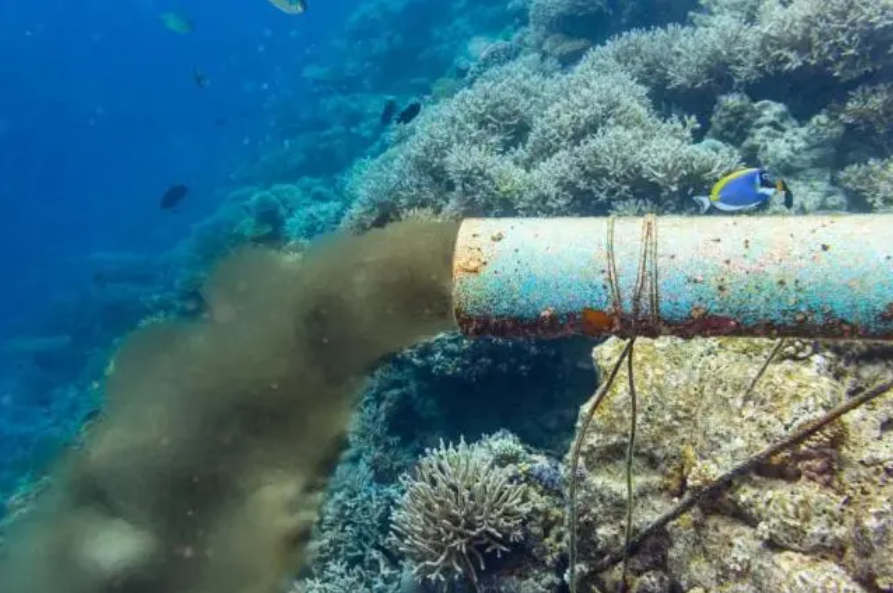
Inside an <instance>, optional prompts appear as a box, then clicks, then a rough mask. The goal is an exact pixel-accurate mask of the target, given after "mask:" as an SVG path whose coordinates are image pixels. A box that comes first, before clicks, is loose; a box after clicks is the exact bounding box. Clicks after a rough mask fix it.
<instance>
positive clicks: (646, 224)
mask: <svg viewBox="0 0 893 593" xmlns="http://www.w3.org/2000/svg"><path fill="white" fill-rule="evenodd" d="M615 220H616V219H615V218H614V217H613V216H612V217H610V218H608V221H607V232H606V237H605V250H606V257H607V262H608V282H609V285H610V290H611V295H612V300H613V310H614V315H615V319H616V321H615V322H616V323H619V324H622V323H623V299H622V294H621V288H620V279H619V276H618V274H617V263H616V257H615V249H614V222H615ZM649 260H650V263H651V266H650V267H649V265H648V264H649ZM646 279H647V281H648V285H649V286H648V288H649V314H650V321H651V326H652V327H657V324H658V323H659V320H660V310H659V307H660V294H659V283H658V267H657V219H656V217H655V216H654V215H653V214H649V215H647V216H646V217H645V218H644V220H643V221H642V232H641V240H640V248H639V265H638V269H637V272H636V284H635V288H634V290H633V294H632V298H631V307H632V313H631V327H630V338H629V341H628V342H627V344H626V347H625V348H624V349H623V352H622V353H621V355H620V358H619V359H618V360H617V362H616V364H615V366H614V368H613V369H612V371H611V374H610V376H609V377H608V380H607V381H606V382H605V383H604V384H603V385H602V388H601V389H599V391H598V393H597V395H596V398H595V402H594V403H593V405H592V406H591V407H590V409H589V412H588V413H587V415H586V418H585V419H584V421H583V424H582V426H581V427H580V431H579V432H578V434H577V438H576V440H575V442H574V448H573V452H572V455H571V473H570V488H569V503H568V504H569V508H568V515H569V522H570V525H569V529H568V531H569V545H568V547H569V557H570V561H569V567H568V568H569V579H568V580H569V586H570V591H571V593H576V590H577V588H576V586H577V579H576V556H577V506H576V494H577V488H576V481H577V469H578V467H579V463H580V450H581V447H582V443H583V438H584V437H585V435H586V432H587V430H588V428H589V425H590V424H591V423H592V420H593V418H594V417H595V413H596V411H597V410H598V408H599V407H600V405H601V403H602V401H603V400H604V397H605V395H607V393H608V390H609V389H610V387H611V385H612V384H613V383H614V379H615V378H616V376H617V372H618V371H619V370H620V366H621V364H622V363H623V361H624V359H625V360H626V362H627V379H628V381H629V394H630V430H629V440H628V446H627V451H626V500H627V508H626V526H625V530H624V548H623V574H622V577H621V581H620V582H621V591H625V590H626V579H627V574H628V571H629V564H628V562H627V560H628V551H629V548H630V542H631V541H632V513H633V478H632V461H633V454H634V452H635V442H636V417H637V414H638V404H637V399H638V398H637V394H636V387H635V375H634V369H633V345H634V344H635V341H636V337H637V335H638V331H637V330H638V321H639V319H640V317H641V312H642V298H643V296H644V293H645V284H646Z"/></svg>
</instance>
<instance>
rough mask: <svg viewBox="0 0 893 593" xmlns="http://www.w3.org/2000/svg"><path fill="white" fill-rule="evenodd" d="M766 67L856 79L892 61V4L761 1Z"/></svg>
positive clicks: (874, 0) (882, 0) (892, 0)
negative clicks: (816, 70) (807, 69)
mask: <svg viewBox="0 0 893 593" xmlns="http://www.w3.org/2000/svg"><path fill="white" fill-rule="evenodd" d="M759 22H760V36H761V38H762V39H761V40H762V43H761V47H762V50H763V53H764V55H765V61H764V64H765V65H766V66H767V67H770V68H778V69H781V70H794V69H798V68H802V67H804V66H810V67H816V68H821V69H823V70H827V71H828V72H830V73H832V74H834V75H835V76H837V77H838V78H842V79H849V78H855V77H857V76H859V75H861V74H864V73H866V72H871V71H875V70H877V69H878V68H880V67H882V66H883V65H884V64H889V63H890V62H891V57H893V56H891V51H890V50H891V45H893V0H823V1H822V2H815V1H814V0H789V1H785V2H782V1H781V0H763V3H762V6H761V8H760V14H759Z"/></svg>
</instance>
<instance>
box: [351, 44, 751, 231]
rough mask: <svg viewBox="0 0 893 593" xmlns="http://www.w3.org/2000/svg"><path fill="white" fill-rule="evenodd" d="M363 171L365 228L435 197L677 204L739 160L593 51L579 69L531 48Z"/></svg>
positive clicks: (435, 204) (483, 205)
mask: <svg viewBox="0 0 893 593" xmlns="http://www.w3.org/2000/svg"><path fill="white" fill-rule="evenodd" d="M417 122H418V123H417V124H416V127H415V129H414V132H413V133H412V134H411V135H410V136H409V137H408V138H406V139H405V140H404V141H403V142H401V143H398V144H396V145H395V146H393V147H392V148H391V149H390V150H389V151H387V152H386V153H385V154H384V155H382V156H381V157H379V158H378V159H375V160H374V161H366V162H365V163H363V165H362V166H360V167H358V168H357V169H356V170H355V171H354V175H353V176H352V178H351V180H350V182H349V185H348V188H349V193H351V194H352V195H353V197H354V202H353V204H352V206H351V208H350V210H349V212H348V214H347V216H346V218H345V220H344V224H345V225H346V226H348V227H350V228H365V227H368V226H370V225H372V224H374V223H375V222H376V221H379V220H382V219H384V220H389V219H396V218H401V213H402V212H405V211H407V210H409V209H412V208H418V207H429V208H432V209H433V210H434V211H436V212H446V213H449V214H450V215H451V216H465V215H474V214H478V215H481V214H484V213H486V214H489V215H494V214H522V215H559V214H570V213H577V214H580V213H597V212H605V211H607V210H609V209H610V208H611V205H612V202H613V201H615V200H616V201H620V200H630V199H640V200H647V201H654V202H656V203H658V204H659V208H660V209H661V210H668V209H670V208H672V207H673V206H675V207H678V206H679V205H680V204H682V203H683V202H684V198H686V197H687V194H688V193H689V192H692V191H695V190H698V191H703V187H704V186H709V185H710V184H711V183H712V182H713V181H715V179H716V178H717V176H719V175H721V174H722V173H724V172H726V171H728V170H730V169H732V168H734V167H735V166H736V165H737V164H738V161H739V159H738V155H737V153H736V152H735V151H734V150H733V149H731V148H729V147H727V146H724V145H723V144H722V143H720V142H713V143H711V144H709V145H707V144H705V145H697V144H694V143H693V133H694V131H695V129H696V127H697V126H696V124H695V122H694V121H693V120H692V119H690V118H663V117H661V116H659V115H658V114H657V112H656V111H655V109H654V107H653V106H652V104H651V102H650V100H649V99H648V96H647V90H646V88H645V87H644V86H642V85H640V84H638V83H637V82H636V81H635V80H633V79H632V78H631V77H630V76H629V75H628V74H627V73H626V72H624V70H623V69H622V68H621V67H620V66H619V65H618V64H617V63H616V62H612V61H610V60H608V61H606V60H604V59H603V56H600V55H598V54H593V55H592V56H591V57H589V58H587V59H585V60H584V61H583V62H582V63H581V64H580V65H578V66H577V67H576V68H575V69H574V70H573V71H571V72H569V73H567V74H558V73H557V72H556V70H555V66H554V64H552V63H551V62H544V61H542V60H540V59H538V58H536V57H535V56H528V57H526V58H524V59H521V60H517V61H515V62H512V63H511V64H509V65H507V66H505V67H502V68H499V69H496V70H493V71H491V72H488V73H487V75H486V76H485V77H483V78H482V79H481V80H479V81H478V82H477V83H476V84H474V85H473V86H472V87H470V88H468V89H465V90H463V91H462V92H460V93H458V94H457V95H456V96H455V97H453V98H452V99H450V100H448V101H445V102H444V103H442V104H440V105H438V106H436V107H434V108H432V109H430V110H428V112H427V113H423V114H422V115H421V116H420V117H419V118H418V120H417Z"/></svg>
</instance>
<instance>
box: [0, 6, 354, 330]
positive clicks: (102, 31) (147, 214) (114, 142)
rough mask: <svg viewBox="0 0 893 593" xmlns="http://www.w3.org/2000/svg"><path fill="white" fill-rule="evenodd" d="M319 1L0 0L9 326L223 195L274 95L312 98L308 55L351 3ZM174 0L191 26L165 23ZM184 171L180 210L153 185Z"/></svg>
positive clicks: (2, 253) (149, 246)
mask: <svg viewBox="0 0 893 593" xmlns="http://www.w3.org/2000/svg"><path fill="white" fill-rule="evenodd" d="M320 4H321V6H319V7H314V11H313V19H312V21H311V20H310V19H307V18H303V17H300V16H298V17H290V16H288V15H283V14H282V13H280V12H279V11H277V10H275V9H274V8H273V7H272V6H270V5H268V4H267V3H266V2H263V1H256V2H244V3H239V6H238V7H236V6H231V5H230V3H220V2H207V1H201V0H196V1H191V2H190V1H181V2H151V1H125V2H105V1H102V0H88V1H86V2H78V3H76V4H75V5H73V4H72V3H70V2H61V1H59V0H55V1H52V2H48V3H41V4H39V5H38V4H35V3H31V2H24V1H21V2H18V1H13V2H4V3H3V6H2V7H0V55H2V56H4V59H3V60H2V61H0V81H2V84H0V121H2V122H3V123H2V124H0V126H2V127H0V129H2V135H0V202H2V209H3V216H2V218H0V269H2V270H3V272H4V277H5V281H4V286H5V287H7V288H5V289H4V290H3V292H2V296H0V298H2V299H3V301H2V304H0V311H2V317H0V324H2V326H6V327H8V326H10V325H11V324H15V323H16V322H17V321H23V320H24V319H25V318H28V317H30V316H32V315H34V314H39V313H40V312H41V311H42V310H43V309H44V308H45V306H46V296H47V294H48V293H52V292H54V291H59V290H65V289H67V288H70V287H71V286H72V284H73V283H79V282H80V283H83V280H84V274H83V272H82V270H81V269H80V268H79V267H78V265H77V262H78V260H79V259H80V258H83V257H84V256H85V255H87V254H89V253H90V252H91V251H100V250H101V251H105V250H127V251H131V250H133V251H149V252H151V251H154V250H160V249H164V248H169V247H170V246H172V245H173V244H174V243H175V242H176V241H177V240H179V239H181V238H182V237H183V235H184V233H185V232H186V230H187V229H188V227H189V225H190V224H192V223H194V222H195V221H197V220H199V219H200V218H201V217H203V216H206V215H207V214H208V213H209V212H211V211H212V210H213V209H214V207H215V204H217V203H218V202H219V199H220V197H219V195H217V193H216V192H218V190H219V189H220V188H221V186H223V185H224V184H225V183H226V181H227V175H228V174H229V172H230V171H231V170H232V169H233V168H234V167H235V166H236V165H237V164H238V163H239V162H240V161H241V160H243V159H247V158H250V156H251V155H252V154H253V153H255V152H256V151H257V150H258V149H259V145H260V142H261V141H262V139H263V136H264V134H265V133H266V132H267V127H268V125H269V122H270V120H271V114H270V109H271V108H272V106H273V105H274V104H275V102H276V101H277V100H282V98H283V96H285V95H286V94H287V95H288V96H290V97H291V98H292V100H294V101H303V100H306V89H304V88H302V86H301V84H300V72H301V68H302V66H303V62H304V61H305V60H306V57H307V56H308V55H309V54H310V53H311V52H313V51H314V49H315V48H317V47H318V44H319V42H320V41H321V40H324V39H325V37H326V35H327V34H329V32H330V31H331V30H333V29H335V28H337V27H338V26H339V25H340V24H341V22H342V21H343V20H344V16H343V15H344V14H346V10H347V9H348V8H350V5H349V2H347V1H341V2H329V3H320ZM168 10H171V11H176V12H178V13H180V14H183V15H184V16H186V17H187V18H189V19H190V20H191V21H193V22H194V25H195V29H194V31H193V32H192V33H191V34H188V35H179V34H177V33H174V32H172V31H169V30H168V29H166V28H165V27H163V26H162V23H161V21H160V19H159V15H160V13H162V12H164V11H168ZM308 16H309V15H308ZM195 69H199V70H200V71H201V72H202V73H204V74H205V75H206V76H207V77H208V79H209V86H208V87H207V88H205V89H201V88H199V87H198V86H197V85H196V84H195V82H194V80H193V72H194V70H195ZM224 120H225V123H224ZM176 182H183V183H185V184H187V185H188V186H189V187H190V188H191V192H192V193H191V195H190V196H189V199H188V200H187V201H186V202H185V203H184V204H183V208H182V210H180V211H178V212H177V213H176V214H174V215H171V213H168V212H162V211H160V210H159V209H158V207H157V199H158V198H159V196H160V195H161V193H162V192H163V191H164V190H165V189H166V188H167V187H168V185H170V184H172V183H176Z"/></svg>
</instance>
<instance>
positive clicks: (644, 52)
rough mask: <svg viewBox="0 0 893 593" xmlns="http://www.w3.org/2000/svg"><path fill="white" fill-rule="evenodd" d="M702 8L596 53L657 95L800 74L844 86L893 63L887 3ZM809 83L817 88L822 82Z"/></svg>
mask: <svg viewBox="0 0 893 593" xmlns="http://www.w3.org/2000/svg"><path fill="white" fill-rule="evenodd" d="M701 4H702V10H700V11H697V12H694V13H693V14H692V19H691V20H692V24H691V25H686V26H682V25H672V24H671V25H669V26H666V27H663V28H658V29H650V30H641V29H634V30H630V31H627V32H624V33H621V34H620V35H618V36H617V37H615V38H613V39H611V40H609V41H608V42H607V43H605V44H604V45H603V46H601V47H599V48H597V49H596V50H595V51H596V52H597V53H600V54H602V55H604V56H605V57H606V58H608V59H611V60H614V61H617V62H618V63H620V64H621V65H622V66H623V67H624V68H625V69H626V70H627V71H628V72H629V73H630V74H631V75H633V76H634V77H635V78H636V80H638V81H639V82H640V83H642V84H646V85H648V86H649V87H650V88H652V89H657V90H659V91H661V92H663V91H664V90H665V89H675V90H680V91H692V90H698V89H714V90H724V91H731V90H735V88H736V87H741V86H742V85H745V84H748V83H752V82H755V81H757V80H759V79H761V78H766V77H769V76H771V75H775V74H779V73H783V74H790V73H794V72H797V71H803V70H806V69H813V70H818V71H819V72H822V73H827V74H828V75H830V76H833V77H837V78H839V79H843V80H848V79H851V78H855V77H857V76H859V75H862V74H865V73H868V72H874V71H880V70H882V69H883V68H885V67H887V66H889V65H890V64H891V63H893V51H891V49H893V1H891V0H877V1H876V0H831V1H828V2H813V1H812V0H792V1H784V2H782V1H780V0H702V1H701ZM815 81H816V83H817V84H818V85H819V86H821V85H822V80H821V77H816V78H815ZM805 83H806V84H809V83H810V81H809V80H806V81H805Z"/></svg>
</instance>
